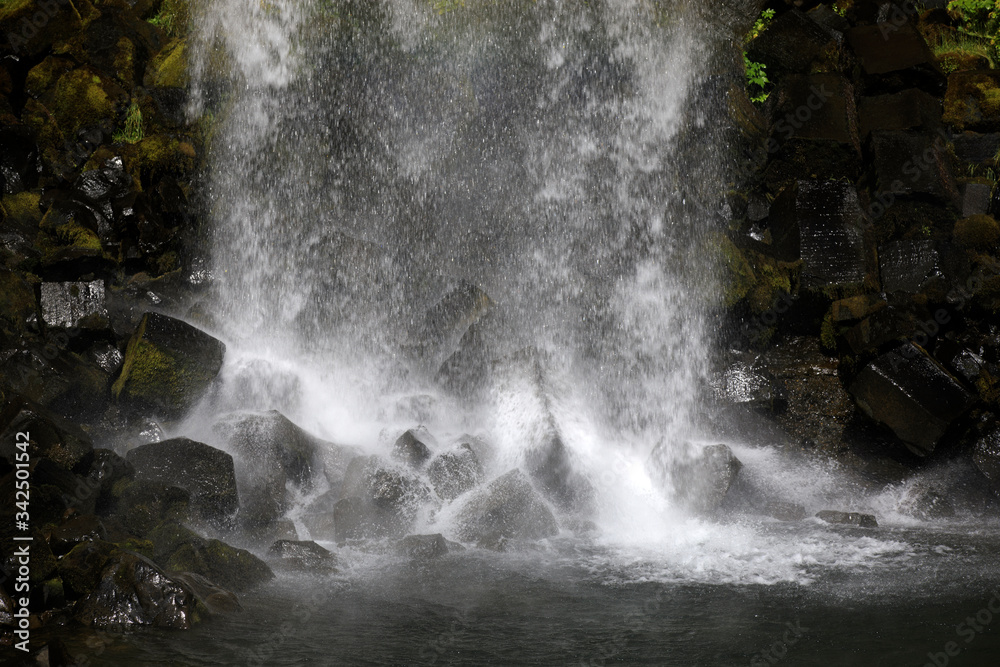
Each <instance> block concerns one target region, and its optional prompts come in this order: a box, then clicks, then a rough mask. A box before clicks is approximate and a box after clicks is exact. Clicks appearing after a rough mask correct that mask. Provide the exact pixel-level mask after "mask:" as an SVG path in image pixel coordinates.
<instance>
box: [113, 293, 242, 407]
mask: <svg viewBox="0 0 1000 667" xmlns="http://www.w3.org/2000/svg"><path fill="white" fill-rule="evenodd" d="M225 350H226V346H225V345H224V344H223V343H222V342H221V341H219V340H217V339H215V338H212V337H211V336H209V335H208V334H206V333H204V332H202V331H200V330H198V329H196V328H195V327H193V326H191V325H190V324H187V323H186V322H182V321H180V320H175V319H173V318H170V317H167V316H165V315H160V314H157V313H146V314H145V315H144V316H143V318H142V321H141V322H140V323H139V327H138V329H136V332H135V333H134V334H133V335H132V338H131V340H129V344H128V349H127V350H126V352H125V360H124V362H123V364H122V369H121V375H120V376H119V377H118V380H117V381H115V383H114V385H113V386H112V394H113V395H114V397H115V398H116V399H118V400H119V401H122V402H125V403H128V404H131V405H133V406H135V407H139V408H143V409H151V410H154V411H156V412H158V413H159V414H160V415H161V416H165V417H177V416H180V415H181V414H182V413H183V412H184V411H186V410H187V409H189V408H190V407H191V406H193V405H194V404H195V402H197V401H198V400H199V399H200V398H201V396H202V394H203V393H204V392H205V390H206V389H207V388H208V386H209V385H210V384H211V383H212V381H213V380H214V379H215V377H216V375H218V373H219V370H220V369H221V368H222V359H223V357H224V355H225Z"/></svg>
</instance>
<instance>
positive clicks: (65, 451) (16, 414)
mask: <svg viewBox="0 0 1000 667" xmlns="http://www.w3.org/2000/svg"><path fill="white" fill-rule="evenodd" d="M19 432H27V433H29V434H30V435H31V439H30V443H31V444H30V447H29V449H28V451H29V452H30V453H31V458H32V459H33V460H38V459H40V458H42V457H45V458H48V459H50V460H52V461H54V462H55V463H57V464H59V465H60V466H62V467H63V468H65V469H66V470H71V471H74V472H78V473H83V472H85V471H86V470H87V469H88V468H89V467H90V463H91V460H92V457H93V451H94V445H93V443H91V441H90V438H89V437H88V436H87V434H86V433H85V432H84V431H83V430H82V429H81V428H79V427H78V426H75V425H74V424H72V423H70V422H68V421H66V420H65V419H62V418H61V417H58V416H56V415H54V414H52V413H51V412H49V411H48V410H46V409H44V408H42V407H41V406H39V405H37V404H35V403H33V402H32V401H30V400H27V399H25V398H23V397H22V396H18V395H15V396H11V397H10V398H9V400H8V401H7V402H6V404H5V405H4V407H3V409H2V410H0V455H2V456H3V457H4V458H6V459H7V460H9V461H11V462H13V460H14V444H15V442H16V435H17V433H19Z"/></svg>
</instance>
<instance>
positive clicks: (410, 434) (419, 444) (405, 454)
mask: <svg viewBox="0 0 1000 667" xmlns="http://www.w3.org/2000/svg"><path fill="white" fill-rule="evenodd" d="M428 439H429V438H427V437H426V436H425V435H424V434H423V433H421V432H420V431H419V430H417V429H410V430H408V431H407V432H406V433H404V434H403V435H401V436H399V437H398V438H397V439H396V442H395V443H394V444H393V445H392V458H394V459H396V460H397V461H402V462H403V463H405V464H406V465H408V466H410V467H411V468H416V469H419V468H422V467H423V465H424V464H425V463H427V460H428V459H429V458H430V457H431V450H430V448H429V447H428V446H427V444H426V443H425V442H424V441H425V440H428Z"/></svg>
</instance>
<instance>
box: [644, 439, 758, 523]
mask: <svg viewBox="0 0 1000 667" xmlns="http://www.w3.org/2000/svg"><path fill="white" fill-rule="evenodd" d="M670 446H671V445H670V444H668V443H667V442H666V441H662V442H660V443H659V444H658V445H657V446H656V447H654V448H653V451H652V452H651V453H650V455H649V464H650V469H651V471H652V472H653V474H654V476H655V478H656V479H658V480H659V482H660V484H661V485H663V486H664V487H665V488H666V489H668V490H669V491H670V492H671V493H672V497H673V500H674V502H676V503H677V504H678V505H680V506H681V507H683V508H685V509H687V510H688V511H690V512H694V513H697V514H710V513H712V512H715V511H716V510H717V509H718V508H719V506H720V505H721V504H722V501H723V500H725V498H726V494H727V493H729V489H730V487H732V485H733V482H734V481H735V480H736V476H737V475H738V474H739V472H740V469H741V468H742V467H743V464H742V463H740V461H739V459H737V458H736V456H735V455H734V454H733V450H731V449H730V448H729V447H728V446H727V445H722V444H719V445H709V446H707V447H704V448H702V449H700V450H698V449H697V448H696V447H695V446H694V445H691V444H689V443H682V445H681V447H680V450H681V451H678V452H672V451H668V448H669V447H670Z"/></svg>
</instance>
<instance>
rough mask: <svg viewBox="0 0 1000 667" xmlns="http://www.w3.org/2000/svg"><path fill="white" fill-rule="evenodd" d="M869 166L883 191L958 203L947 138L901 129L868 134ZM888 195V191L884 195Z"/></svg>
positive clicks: (940, 201) (943, 202) (954, 204)
mask: <svg viewBox="0 0 1000 667" xmlns="http://www.w3.org/2000/svg"><path fill="white" fill-rule="evenodd" d="M871 151H872V170H873V175H874V178H875V180H876V181H877V182H878V183H879V185H880V186H881V188H882V190H883V192H890V191H891V193H892V195H893V196H894V197H901V196H907V197H921V198H925V199H929V200H930V201H933V202H936V203H939V204H943V205H946V206H958V204H959V203H960V198H959V193H958V185H957V184H956V182H955V175H954V172H953V169H952V160H951V157H950V156H949V151H948V144H947V141H946V140H945V139H944V138H942V137H941V136H934V135H930V134H926V133H918V132H906V131H901V130H875V131H873V132H872V134H871ZM885 196H888V195H885Z"/></svg>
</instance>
